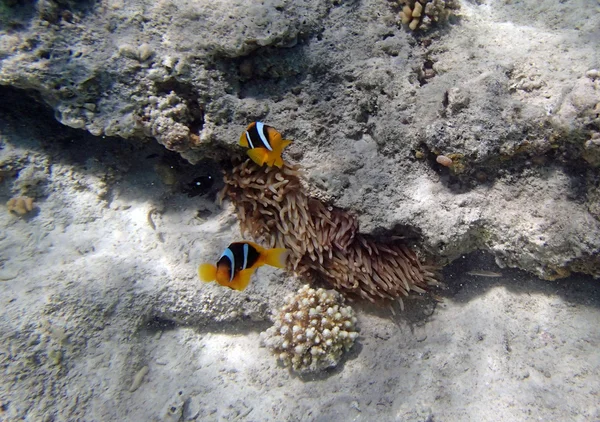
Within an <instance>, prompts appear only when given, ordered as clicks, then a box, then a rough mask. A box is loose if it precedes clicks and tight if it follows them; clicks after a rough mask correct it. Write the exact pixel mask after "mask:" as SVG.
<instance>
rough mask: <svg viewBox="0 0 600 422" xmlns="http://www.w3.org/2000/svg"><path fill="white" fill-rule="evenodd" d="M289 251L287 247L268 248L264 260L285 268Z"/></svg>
mask: <svg viewBox="0 0 600 422" xmlns="http://www.w3.org/2000/svg"><path fill="white" fill-rule="evenodd" d="M288 253H289V251H288V250H287V249H285V248H274V249H267V250H265V251H264V252H263V257H264V258H263V262H264V263H265V264H267V265H270V266H272V267H277V268H285V261H286V260H287V256H288Z"/></svg>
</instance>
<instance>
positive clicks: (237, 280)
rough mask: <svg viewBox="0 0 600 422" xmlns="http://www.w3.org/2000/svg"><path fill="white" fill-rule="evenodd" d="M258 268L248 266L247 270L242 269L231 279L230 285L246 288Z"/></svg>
mask: <svg viewBox="0 0 600 422" xmlns="http://www.w3.org/2000/svg"><path fill="white" fill-rule="evenodd" d="M255 270H256V268H247V269H245V270H242V271H240V272H239V273H237V275H236V276H235V277H234V278H233V280H232V281H231V284H229V287H231V288H232V289H234V290H244V289H245V288H246V287H248V284H250V277H252V274H254V271H255Z"/></svg>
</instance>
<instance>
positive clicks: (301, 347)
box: [261, 285, 358, 373]
mask: <svg viewBox="0 0 600 422" xmlns="http://www.w3.org/2000/svg"><path fill="white" fill-rule="evenodd" d="M273 320H274V325H273V326H272V327H271V328H269V329H268V330H267V331H265V332H263V333H261V340H262V343H263V345H265V346H266V347H268V348H269V349H271V350H272V351H273V353H274V354H276V355H277V356H278V358H279V360H280V361H281V362H283V364H284V365H285V366H289V367H291V368H292V369H293V370H294V371H296V372H300V373H309V372H318V371H322V370H324V369H327V368H330V367H332V366H336V365H337V364H338V363H339V361H340V359H341V357H342V355H343V353H344V352H346V351H348V350H350V348H351V347H352V345H353V344H354V340H356V338H357V337H358V332H357V328H356V317H355V316H354V311H353V310H352V308H351V307H350V306H344V298H343V297H342V295H340V294H339V293H338V292H336V291H335V290H325V289H317V290H315V289H312V288H310V287H309V286H308V285H305V286H303V287H302V288H301V289H300V290H299V291H298V292H297V294H296V295H295V296H291V295H290V296H289V297H288V298H287V303H286V305H284V306H283V307H282V308H281V309H280V310H279V312H278V313H275V314H274V315H273Z"/></svg>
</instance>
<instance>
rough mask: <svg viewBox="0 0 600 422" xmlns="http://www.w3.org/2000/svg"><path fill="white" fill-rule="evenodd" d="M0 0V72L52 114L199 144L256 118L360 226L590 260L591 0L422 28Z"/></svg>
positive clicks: (331, 15) (302, 15)
mask: <svg viewBox="0 0 600 422" xmlns="http://www.w3.org/2000/svg"><path fill="white" fill-rule="evenodd" d="M4 4H5V5H4V6H3V7H2V10H1V13H0V31H1V33H0V84H2V85H11V86H13V87H17V88H20V89H23V90H27V91H29V92H32V93H33V94H34V95H36V96H37V97H40V98H41V99H42V100H43V101H44V102H46V103H47V104H49V105H50V106H51V107H52V108H53V109H54V110H55V113H56V118H57V119H58V120H59V121H61V122H62V123H64V124H66V125H68V126H71V127H74V128H81V129H85V130H87V131H89V132H91V133H92V134H95V135H102V134H104V135H112V136H120V137H123V138H135V137H143V136H149V137H153V138H155V139H156V140H158V142H160V143H161V144H163V145H165V146H166V147H167V148H169V149H172V150H175V151H178V152H180V153H181V154H182V155H183V156H184V157H186V158H188V159H189V160H191V161H197V160H199V159H200V158H202V157H205V156H212V157H218V158H223V157H224V156H226V155H227V154H228V153H224V150H223V149H222V148H221V147H222V146H233V145H234V144H235V142H236V140H237V139H238V137H239V134H240V131H241V130H242V129H243V127H244V126H245V125H246V124H247V123H248V122H249V121H252V120H255V119H261V120H265V121H267V122H268V123H270V124H272V125H274V126H275V127H277V128H278V129H280V130H281V131H282V132H283V134H284V136H285V137H287V138H291V139H294V140H295V143H294V144H293V145H292V146H291V147H290V148H289V150H288V151H289V155H288V158H290V159H292V160H295V161H299V162H300V163H301V164H302V165H303V166H305V167H306V168H307V169H308V174H309V180H310V182H311V186H312V187H313V189H315V192H316V193H319V194H320V195H321V196H325V197H328V198H330V200H332V201H333V202H334V203H335V204H336V205H338V206H340V207H344V208H346V209H349V210H350V211H353V212H355V213H356V214H357V215H358V216H359V220H360V223H361V230H362V231H363V232H375V233H382V234H389V233H390V232H391V233H393V234H401V235H408V236H409V238H411V240H412V239H415V240H416V241H417V242H418V243H420V247H421V248H422V249H424V250H425V251H426V252H427V253H429V254H431V255H434V256H436V257H438V258H439V257H441V259H439V262H441V263H443V262H445V261H450V260H452V259H455V258H456V257H458V256H460V255H461V254H463V253H465V252H468V251H471V250H474V249H477V248H483V249H486V250H489V251H491V252H492V253H493V254H494V255H495V256H496V258H497V261H498V263H499V264H500V265H507V266H513V267H519V268H523V269H526V270H528V271H531V272H533V273H535V274H537V275H539V276H542V277H545V278H555V277H561V276H564V275H567V274H568V273H569V272H571V271H582V272H585V273H588V274H593V275H595V276H598V275H599V274H600V262H599V260H598V258H597V256H598V249H599V247H600V245H599V241H598V239H600V223H599V220H598V219H599V216H600V214H599V211H598V206H597V200H598V197H599V181H598V169H597V164H598V162H599V160H598V155H599V154H600V148H599V147H598V146H597V144H598V142H595V141H594V140H595V139H597V132H598V131H599V130H600V122H599V120H598V112H599V111H600V106H599V105H598V104H599V103H600V88H599V86H598V85H599V84H600V81H599V79H598V73H597V71H596V73H594V69H597V68H598V67H600V62H599V60H598V55H597V51H599V50H600V49H599V47H600V46H599V43H600V41H599V40H600V37H598V10H597V9H598V5H597V4H596V3H594V2H591V3H590V5H583V4H582V6H581V7H575V6H573V5H572V4H567V3H565V4H560V5H556V4H555V2H553V1H551V0H545V1H541V2H535V7H533V8H532V7H530V5H529V3H527V2H506V3H501V2H492V1H463V2H461V4H460V6H461V9H460V11H458V12H457V16H455V17H454V18H451V19H450V23H449V25H448V26H444V27H441V28H437V29H435V28H434V29H433V31H431V32H428V33H422V34H421V33H419V34H412V33H409V32H408V31H406V30H405V29H403V28H402V27H401V26H400V25H399V24H398V21H399V8H398V7H397V6H396V5H394V4H393V3H390V2H387V1H383V0H372V1H367V2H345V1H343V2H338V1H318V0H314V1H310V0H306V1H300V2H297V1H294V2H292V1H283V0H281V1H277V0H274V1H264V2H261V3H253V4H252V5H248V4H247V2H242V1H222V2H191V1H183V0H181V1H162V2H150V1H135V2H125V1H119V0H105V1H88V2H83V3H80V2H57V1H51V0H43V1H39V2H37V3H29V4H25V5H22V4H19V5H14V4H13V5H11V2H8V3H4ZM584 6H585V7H584ZM439 154H443V155H445V156H449V157H450V158H452V159H453V165H452V166H451V167H449V168H445V167H442V166H440V165H439V164H437V163H436V161H435V157H436V155H439Z"/></svg>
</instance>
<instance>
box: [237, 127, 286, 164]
mask: <svg viewBox="0 0 600 422" xmlns="http://www.w3.org/2000/svg"><path fill="white" fill-rule="evenodd" d="M291 143H292V141H289V140H285V139H283V138H282V137H281V133H279V132H277V131H276V130H275V129H273V128H272V127H271V126H267V125H265V124H264V123H262V122H252V123H250V124H249V125H248V127H247V128H246V131H245V132H244V133H242V136H241V137H240V145H241V146H243V147H246V148H250V149H249V150H248V157H250V158H251V159H252V161H254V162H255V163H256V164H258V165H259V166H262V165H264V164H265V163H266V164H267V165H268V166H269V167H273V166H276V167H279V168H281V167H282V166H283V159H282V158H281V153H282V152H283V149H284V148H285V147H286V146H288V145H289V144H291Z"/></svg>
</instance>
